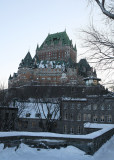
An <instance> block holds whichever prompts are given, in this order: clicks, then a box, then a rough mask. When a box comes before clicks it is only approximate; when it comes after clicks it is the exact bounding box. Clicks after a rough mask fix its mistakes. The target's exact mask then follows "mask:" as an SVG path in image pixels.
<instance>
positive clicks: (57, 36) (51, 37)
mask: <svg viewBox="0 0 114 160" xmlns="http://www.w3.org/2000/svg"><path fill="white" fill-rule="evenodd" d="M60 42H61V43H62V45H68V46H71V45H72V40H70V39H69V37H68V35H67V33H66V31H64V32H59V33H54V34H48V36H47V38H46V39H45V41H44V42H43V43H42V45H41V46H40V48H39V49H42V48H43V46H44V45H47V46H50V45H51V44H54V45H58V44H59V43H60Z"/></svg>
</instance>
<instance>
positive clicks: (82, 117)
mask: <svg viewBox="0 0 114 160" xmlns="http://www.w3.org/2000/svg"><path fill="white" fill-rule="evenodd" d="M92 119H93V122H98V121H100V122H106V121H107V122H112V116H111V115H107V116H104V115H101V116H100V118H99V117H98V115H94V116H93V117H92V115H91V114H90V113H84V114H83V115H82V114H81V113H78V114H77V118H76V120H77V121H81V120H83V121H88V122H91V121H92ZM64 120H74V117H73V113H69V114H68V113H67V112H65V114H64Z"/></svg>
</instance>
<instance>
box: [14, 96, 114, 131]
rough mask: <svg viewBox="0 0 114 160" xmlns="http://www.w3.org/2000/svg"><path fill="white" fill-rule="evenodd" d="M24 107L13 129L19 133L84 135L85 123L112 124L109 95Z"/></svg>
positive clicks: (113, 112) (112, 102)
mask: <svg viewBox="0 0 114 160" xmlns="http://www.w3.org/2000/svg"><path fill="white" fill-rule="evenodd" d="M21 105H23V104H22V103H21ZM24 105H25V106H26V107H25V108H24V109H23V111H22V113H21V115H20V116H19V121H18V125H17V126H18V130H21V131H37V132H42V131H50V132H56V133H63V134H85V133H86V132H85V129H84V124H85V123H87V122H90V123H98V124H114V96H111V95H102V96H99V95H87V96H85V97H84V98H72V97H65V98H62V99H61V100H59V101H58V100H57V99H55V100H54V99H50V100H49V99H48V103H47V102H45V101H44V100H43V101H42V102H40V103H38V101H37V103H36V102H27V103H25V104H24ZM49 108H50V111H49ZM93 130H95V129H94V128H93Z"/></svg>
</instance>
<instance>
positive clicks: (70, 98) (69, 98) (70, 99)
mask: <svg viewBox="0 0 114 160" xmlns="http://www.w3.org/2000/svg"><path fill="white" fill-rule="evenodd" d="M62 100H63V101H87V98H72V97H64V98H62Z"/></svg>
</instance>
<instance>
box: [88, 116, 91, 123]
mask: <svg viewBox="0 0 114 160" xmlns="http://www.w3.org/2000/svg"><path fill="white" fill-rule="evenodd" d="M87 121H89V122H91V114H88V115H87Z"/></svg>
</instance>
